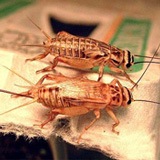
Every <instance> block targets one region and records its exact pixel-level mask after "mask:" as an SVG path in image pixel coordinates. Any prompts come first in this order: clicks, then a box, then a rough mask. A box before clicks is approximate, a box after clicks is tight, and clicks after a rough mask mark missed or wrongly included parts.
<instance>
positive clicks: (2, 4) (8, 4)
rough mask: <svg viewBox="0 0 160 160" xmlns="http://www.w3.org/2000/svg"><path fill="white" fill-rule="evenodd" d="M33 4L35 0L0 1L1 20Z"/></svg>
mask: <svg viewBox="0 0 160 160" xmlns="http://www.w3.org/2000/svg"><path fill="white" fill-rule="evenodd" d="M33 2H34V0H13V1H11V0H0V18H3V17H5V16H7V15H9V14H11V13H13V12H15V11H16V10H18V9H21V8H22V7H25V6H27V5H29V4H31V3H33Z"/></svg>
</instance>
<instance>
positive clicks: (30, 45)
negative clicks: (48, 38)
mask: <svg viewBox="0 0 160 160" xmlns="http://www.w3.org/2000/svg"><path fill="white" fill-rule="evenodd" d="M21 46H27V47H28V46H29V47H42V48H47V46H45V45H43V44H22V45H21Z"/></svg>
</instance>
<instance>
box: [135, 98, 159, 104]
mask: <svg viewBox="0 0 160 160" xmlns="http://www.w3.org/2000/svg"><path fill="white" fill-rule="evenodd" d="M133 101H141V102H149V103H154V104H160V102H154V101H149V100H143V99H135V100H133Z"/></svg>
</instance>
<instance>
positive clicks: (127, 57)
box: [121, 50, 134, 70]
mask: <svg viewBox="0 0 160 160" xmlns="http://www.w3.org/2000/svg"><path fill="white" fill-rule="evenodd" d="M133 65H134V56H133V55H132V54H131V52H130V51H128V50H124V51H123V62H122V64H121V66H122V68H123V69H124V70H127V69H129V68H130V67H131V66H133Z"/></svg>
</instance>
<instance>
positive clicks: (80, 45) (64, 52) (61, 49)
mask: <svg viewBox="0 0 160 160" xmlns="http://www.w3.org/2000/svg"><path fill="white" fill-rule="evenodd" d="M51 47H52V48H51V54H53V55H55V54H58V55H59V56H64V57H72V58H87V56H86V54H85V51H88V50H95V49H96V50H99V47H98V42H97V41H95V40H93V39H90V38H81V37H76V36H75V37H74V36H71V37H55V38H54V39H53V43H52V46H51Z"/></svg>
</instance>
